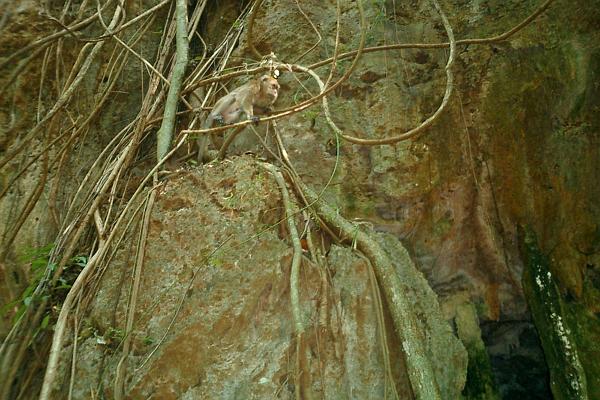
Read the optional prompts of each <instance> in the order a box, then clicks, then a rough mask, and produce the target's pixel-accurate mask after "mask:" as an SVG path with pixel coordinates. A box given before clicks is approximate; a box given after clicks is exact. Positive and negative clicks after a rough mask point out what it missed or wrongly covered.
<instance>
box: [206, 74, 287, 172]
mask: <svg viewBox="0 0 600 400" xmlns="http://www.w3.org/2000/svg"><path fill="white" fill-rule="evenodd" d="M278 93H279V83H278V82H277V79H275V78H273V77H271V76H269V75H262V76H261V77H259V78H254V79H252V80H250V81H249V82H247V83H245V84H244V85H242V86H240V87H238V88H236V89H234V90H232V91H231V92H229V94H227V95H225V96H223V97H221V98H220V99H219V100H218V101H217V102H216V103H215V106H214V107H213V109H212V111H211V112H210V114H208V117H207V118H206V121H205V122H204V126H203V128H204V129H208V128H211V127H212V125H213V122H214V121H217V122H218V123H220V124H222V125H223V124H232V123H235V122H237V121H239V119H240V116H241V114H242V113H244V114H246V117H247V118H248V119H249V120H252V121H253V122H255V123H258V121H259V120H260V118H259V117H257V116H255V115H254V111H255V107H257V108H259V109H260V110H258V111H260V112H266V111H267V110H268V109H269V108H270V107H271V106H272V105H273V103H275V100H277V95H278ZM207 146H208V135H206V134H204V135H203V136H202V137H201V138H200V139H198V162H199V163H202V162H203V161H208V160H206V156H207V154H206V153H207V151H206V148H207Z"/></svg>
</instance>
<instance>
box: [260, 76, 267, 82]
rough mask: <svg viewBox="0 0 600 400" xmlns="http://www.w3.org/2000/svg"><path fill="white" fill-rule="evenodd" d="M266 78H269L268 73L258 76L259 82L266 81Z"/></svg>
mask: <svg viewBox="0 0 600 400" xmlns="http://www.w3.org/2000/svg"><path fill="white" fill-rule="evenodd" d="M267 80H269V75H263V76H261V77H260V81H261V82H266V81H267Z"/></svg>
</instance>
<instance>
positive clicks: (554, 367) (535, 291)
mask: <svg viewBox="0 0 600 400" xmlns="http://www.w3.org/2000/svg"><path fill="white" fill-rule="evenodd" d="M520 242H521V243H520V244H521V249H522V252H523V255H524V258H525V269H524V271H523V289H524V291H525V296H526V297H527V301H528V303H529V307H530V309H531V315H532V317H533V321H534V323H535V326H536V328H537V331H538V333H539V336H540V339H541V342H542V348H543V349H544V355H545V357H546V362H547V363H548V369H549V370H550V386H551V389H552V393H553V395H554V398H555V399H557V400H563V399H564V400H576V399H587V398H588V392H587V381H586V376H585V373H584V370H583V367H582V364H581V361H580V356H579V352H578V349H577V347H578V342H579V341H580V340H576V338H577V337H579V336H580V335H581V334H582V332H581V330H580V326H578V325H577V324H575V325H574V324H573V319H572V318H571V317H570V316H569V314H570V313H569V312H568V311H566V310H565V307H564V305H563V303H564V302H563V299H562V298H561V294H560V291H559V289H558V286H557V284H556V283H555V281H554V278H553V276H552V274H551V272H550V263H549V261H548V259H547V257H546V256H545V255H543V254H542V252H541V251H540V249H539V247H538V244H537V241H536V238H535V235H534V234H533V232H531V230H526V231H525V232H524V233H523V234H522V235H521V241H520ZM580 339H581V338H580Z"/></svg>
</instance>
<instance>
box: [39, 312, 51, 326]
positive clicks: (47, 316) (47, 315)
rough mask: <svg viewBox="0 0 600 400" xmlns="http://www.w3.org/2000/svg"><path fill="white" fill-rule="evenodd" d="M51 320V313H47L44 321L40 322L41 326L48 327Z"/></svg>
mask: <svg viewBox="0 0 600 400" xmlns="http://www.w3.org/2000/svg"><path fill="white" fill-rule="evenodd" d="M49 322H50V314H46V316H44V319H43V320H42V323H41V324H40V327H41V328H42V329H46V328H47V327H48V323H49Z"/></svg>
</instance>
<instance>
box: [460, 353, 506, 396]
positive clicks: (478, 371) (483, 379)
mask: <svg viewBox="0 0 600 400" xmlns="http://www.w3.org/2000/svg"><path fill="white" fill-rule="evenodd" d="M467 352H468V353H469V365H468V367H467V383H466V384H465V388H464V389H463V391H462V394H463V396H464V398H465V399H468V400H492V399H498V398H499V397H498V393H497V390H496V387H495V385H494V380H493V375H492V367H491V365H490V358H489V357H488V354H487V352H486V351H485V348H480V347H479V346H467Z"/></svg>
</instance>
